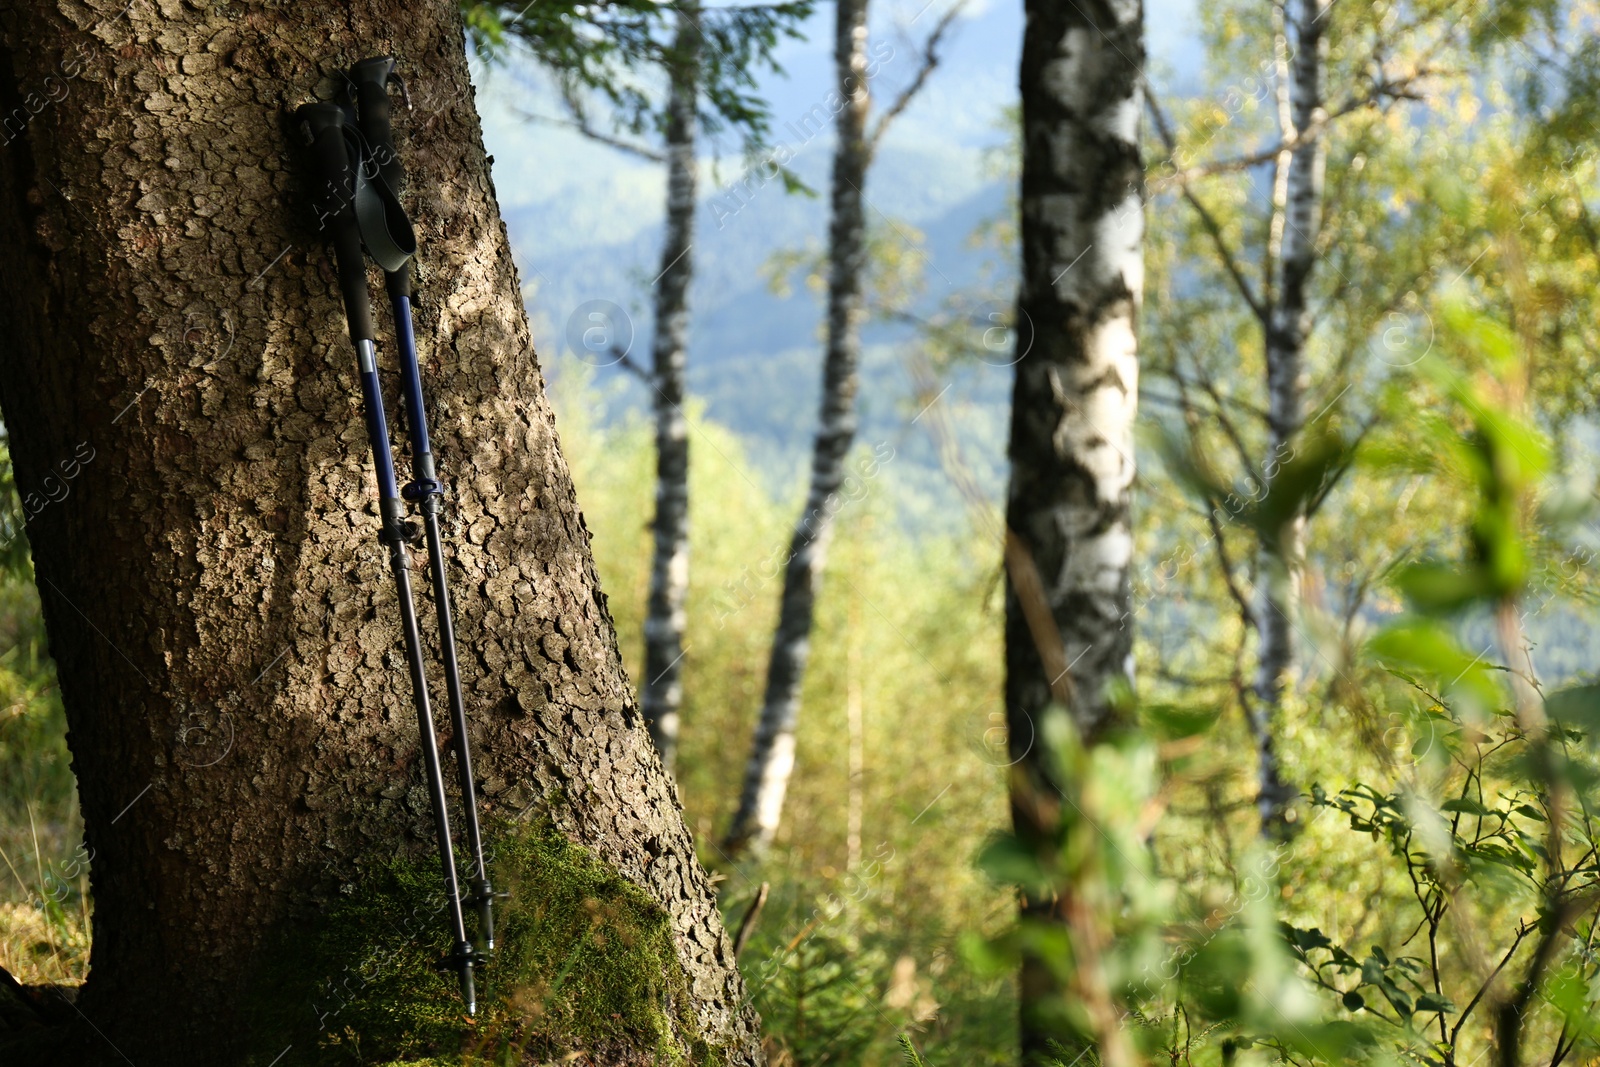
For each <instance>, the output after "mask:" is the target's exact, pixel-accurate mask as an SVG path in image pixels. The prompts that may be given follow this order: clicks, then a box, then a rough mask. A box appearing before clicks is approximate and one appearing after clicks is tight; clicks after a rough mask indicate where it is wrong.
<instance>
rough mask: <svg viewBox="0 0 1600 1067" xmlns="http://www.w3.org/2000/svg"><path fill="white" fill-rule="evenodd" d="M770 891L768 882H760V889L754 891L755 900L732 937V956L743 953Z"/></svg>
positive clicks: (770, 887) (770, 886) (746, 910)
mask: <svg viewBox="0 0 1600 1067" xmlns="http://www.w3.org/2000/svg"><path fill="white" fill-rule="evenodd" d="M771 889H772V885H771V883H769V882H762V883H761V888H760V889H758V890H756V898H755V899H754V900H752V901H751V902H750V906H749V907H748V908H746V909H745V912H744V918H742V919H740V920H739V932H738V933H737V934H735V935H734V936H733V954H734V955H735V956H738V955H739V954H740V953H742V952H743V951H744V946H745V945H746V944H747V943H748V942H749V940H750V935H751V934H753V933H755V930H756V919H757V918H759V917H760V915H761V909H762V908H764V907H766V904H767V893H768V891H769V890H771Z"/></svg>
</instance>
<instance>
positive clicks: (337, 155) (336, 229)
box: [296, 104, 377, 341]
mask: <svg viewBox="0 0 1600 1067" xmlns="http://www.w3.org/2000/svg"><path fill="white" fill-rule="evenodd" d="M296 114H297V115H298V117H299V118H300V119H301V120H302V121H303V122H304V123H305V124H306V127H307V129H308V130H309V131H310V133H311V155H312V160H313V163H314V165H315V167H316V192H317V197H316V201H315V204H316V209H317V224H318V228H319V229H323V230H326V231H327V233H328V236H329V238H330V239H331V240H332V242H333V255H334V261H335V265H336V266H337V269H338V274H339V290H340V292H341V293H342V294H343V295H344V313H345V319H346V320H347V321H348V322H349V324H350V339H351V340H352V341H371V340H374V339H376V336H377V335H376V334H375V333H374V332H373V328H372V306H371V302H370V301H369V300H368V297H367V265H366V260H365V259H364V258H363V257H362V253H361V231H360V230H359V229H358V228H357V226H356V214H355V204H354V199H355V187H356V182H355V176H356V175H355V168H356V166H357V160H356V159H355V158H354V156H353V154H352V153H351V151H350V146H349V144H348V143H347V142H346V134H345V126H344V112H343V111H341V110H340V109H339V108H338V107H337V106H335V105H333V104H306V105H304V106H303V107H301V108H300V109H299V111H298V112H296Z"/></svg>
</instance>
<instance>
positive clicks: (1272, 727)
mask: <svg viewBox="0 0 1600 1067" xmlns="http://www.w3.org/2000/svg"><path fill="white" fill-rule="evenodd" d="M1292 3H1293V7H1292V9H1291V10H1292V14H1291V15H1290V27H1289V29H1290V32H1291V33H1292V34H1293V36H1294V40H1295V50H1294V57H1293V59H1292V61H1291V64H1290V68H1289V110H1290V113H1291V119H1292V121H1293V123H1294V130H1293V133H1294V134H1295V135H1296V138H1295V140H1296V144H1297V147H1296V148H1295V149H1294V150H1293V152H1292V153H1291V154H1290V155H1289V159H1288V170H1287V175H1286V177H1285V179H1284V181H1283V183H1282V189H1283V191H1284V195H1285V202H1284V204H1283V208H1282V211H1281V219H1282V226H1281V231H1280V232H1281V235H1282V236H1281V244H1280V246H1281V253H1280V254H1279V255H1278V256H1276V257H1275V263H1276V270H1275V277H1274V278H1273V293H1272V299H1271V302H1270V305H1269V307H1268V320H1267V328H1266V363H1267V423H1268V434H1267V449H1268V451H1267V455H1266V457H1265V459H1264V461H1263V465H1262V466H1263V469H1262V477H1263V480H1264V481H1265V482H1266V484H1267V485H1268V487H1269V488H1270V486H1271V484H1272V482H1273V479H1274V476H1275V475H1276V473H1277V471H1278V468H1279V466H1280V465H1281V464H1282V463H1283V462H1285V461H1286V459H1287V458H1288V457H1289V456H1290V455H1292V453H1293V450H1294V448H1295V443H1296V441H1297V440H1298V438H1299V434H1300V429H1301V425H1302V422H1303V421H1304V418H1305V412H1304V410H1303V407H1304V400H1305V390H1306V370H1305V347H1306V336H1307V334H1308V333H1309V331H1310V308H1309V304H1308V299H1307V289H1308V285H1309V282H1310V278H1311V273H1312V270H1313V269H1314V268H1315V266H1316V262H1317V256H1318V250H1317V234H1318V232H1319V230H1320V228H1321V225H1322V190H1323V172H1324V169H1325V161H1326V154H1325V152H1324V150H1323V145H1324V139H1323V138H1322V137H1313V138H1310V139H1309V140H1308V139H1306V137H1305V134H1306V132H1307V131H1309V130H1311V129H1312V128H1313V127H1314V126H1317V125H1320V124H1321V123H1322V122H1323V121H1324V119H1325V114H1324V110H1323V94H1322V81H1323V66H1324V61H1325V57H1326V52H1327V42H1326V40H1325V37H1324V32H1323V31H1324V29H1325V19H1324V15H1325V14H1326V11H1327V8H1326V4H1325V0H1292ZM1285 132H1286V133H1288V132H1289V131H1285ZM1274 228H1275V229H1277V225H1276V220H1275V227H1274ZM1305 524H1306V520H1305V516H1304V514H1302V513H1296V514H1295V515H1293V516H1291V517H1290V518H1289V519H1288V521H1286V522H1285V523H1284V524H1283V526H1282V527H1281V528H1280V529H1278V530H1276V531H1267V532H1265V533H1264V534H1263V536H1262V542H1261V547H1260V553H1259V555H1258V557H1257V572H1256V590H1255V615H1256V618H1255V629H1256V636H1257V642H1258V645H1257V661H1256V677H1255V681H1254V685H1253V686H1252V689H1253V693H1252V696H1253V700H1251V701H1250V702H1249V704H1250V706H1249V708H1248V712H1249V715H1250V720H1251V729H1252V732H1253V733H1254V735H1255V741H1256V748H1257V757H1258V759H1257V768H1258V782H1257V800H1256V804H1257V808H1258V810H1259V812H1260V815H1261V823H1262V828H1263V830H1264V831H1265V832H1267V833H1269V834H1277V833H1280V832H1282V830H1283V829H1284V827H1285V826H1286V825H1287V821H1288V820H1289V819H1290V818H1292V814H1291V810H1290V807H1289V805H1290V802H1291V801H1292V800H1293V798H1294V796H1295V790H1294V788H1293V787H1292V786H1291V785H1290V784H1289V783H1288V782H1287V781H1286V780H1285V778H1284V775H1283V772H1282V768H1281V766H1280V763H1279V759H1278V754H1277V751H1276V735H1277V730H1278V719H1279V717H1280V712H1281V710H1282V705H1283V694H1284V691H1285V689H1286V688H1288V686H1289V685H1290V684H1291V682H1290V675H1291V672H1292V671H1293V669H1294V665H1295V658H1296V655H1297V647H1296V646H1297V642H1296V640H1295V633H1296V625H1297V614H1298V611H1299V586H1300V577H1301V573H1302V571H1303V569H1304V564H1305Z"/></svg>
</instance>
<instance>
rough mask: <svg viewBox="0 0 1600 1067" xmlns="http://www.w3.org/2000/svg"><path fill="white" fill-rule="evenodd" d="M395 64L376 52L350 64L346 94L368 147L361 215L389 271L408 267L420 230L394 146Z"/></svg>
mask: <svg viewBox="0 0 1600 1067" xmlns="http://www.w3.org/2000/svg"><path fill="white" fill-rule="evenodd" d="M394 67H395V58H394V57H393V56H374V57H373V58H371V59H363V60H362V61H361V62H359V63H357V64H356V65H355V66H353V67H351V68H350V72H349V74H348V75H346V78H347V80H348V85H347V87H346V93H347V94H349V95H351V96H353V97H354V103H355V105H356V107H355V110H356V125H357V127H358V128H359V129H360V131H361V140H362V142H364V144H365V145H366V158H365V159H364V160H363V162H362V167H361V173H360V175H359V176H358V178H357V182H358V184H357V187H356V188H357V193H356V218H357V221H358V222H359V223H360V226H361V238H362V241H363V242H364V243H365V244H366V246H367V251H368V252H369V253H370V254H371V256H372V258H373V259H374V260H376V261H377V263H378V265H379V266H380V267H382V268H383V269H384V271H385V273H388V274H399V273H401V272H402V271H405V268H406V264H407V262H408V261H409V260H410V258H411V257H412V256H414V255H415V254H416V252H417V236H416V233H415V231H413V230H412V228H411V219H410V218H409V217H408V216H407V215H406V210H405V207H404V206H403V205H402V204H401V203H400V189H401V187H402V186H404V184H405V179H406V171H405V165H404V164H402V163H401V162H400V153H399V151H398V150H397V149H396V148H395V145H394V126H393V123H392V121H391V108H390V106H389V83H390V82H391V81H399V80H400V77H399V75H397V74H396V73H395V72H394ZM402 84H404V83H402ZM406 274H407V277H406V279H405V282H404V284H405V286H406V287H407V289H409V285H410V278H409V272H406ZM407 295H409V292H408V293H407Z"/></svg>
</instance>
